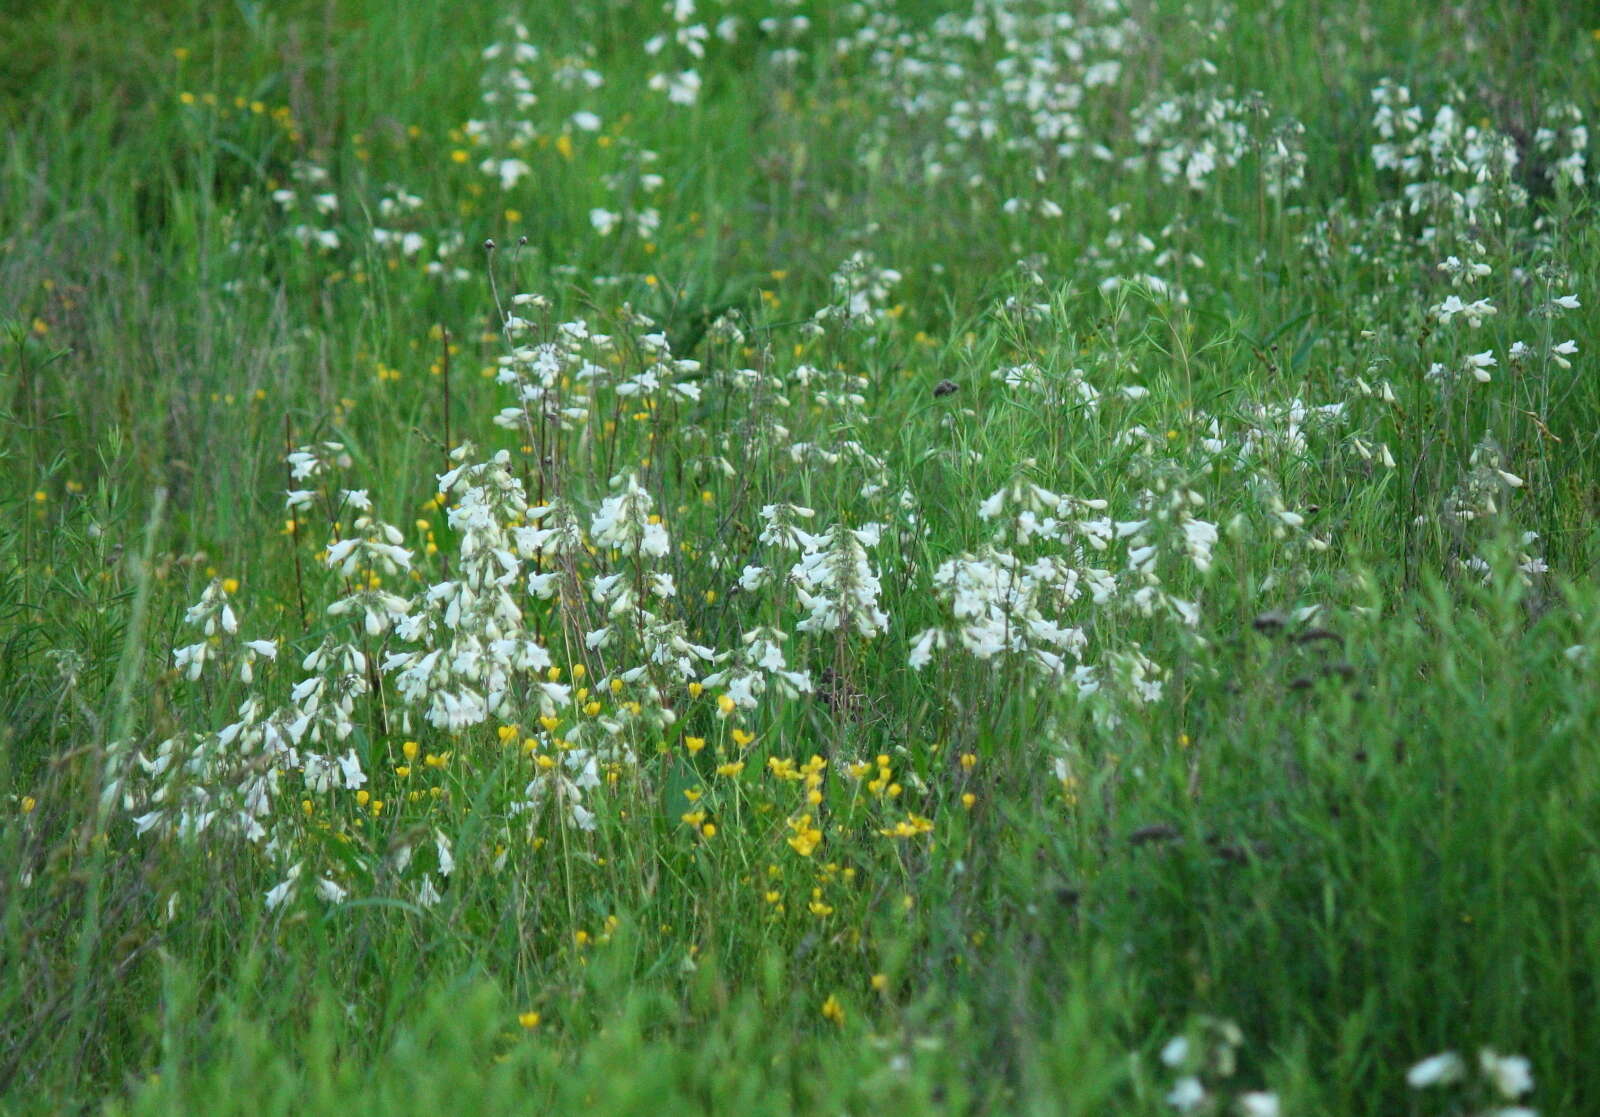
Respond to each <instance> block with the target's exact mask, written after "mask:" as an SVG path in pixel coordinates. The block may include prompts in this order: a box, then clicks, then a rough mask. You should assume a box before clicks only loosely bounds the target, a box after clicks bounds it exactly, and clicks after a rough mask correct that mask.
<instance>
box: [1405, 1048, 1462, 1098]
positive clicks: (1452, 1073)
mask: <svg viewBox="0 0 1600 1117" xmlns="http://www.w3.org/2000/svg"><path fill="white" fill-rule="evenodd" d="M1466 1073H1467V1065H1466V1063H1464V1062H1462V1060H1461V1056H1460V1055H1457V1054H1456V1053H1455V1052H1454V1051H1445V1052H1443V1053H1442V1054H1438V1055H1430V1056H1429V1057H1428V1058H1426V1059H1424V1060H1422V1062H1420V1063H1418V1064H1417V1065H1416V1066H1414V1067H1412V1068H1411V1069H1410V1070H1408V1071H1406V1083H1407V1084H1408V1085H1409V1086H1411V1088H1412V1089H1414V1090H1422V1089H1426V1088H1427V1087H1429V1086H1447V1085H1449V1084H1450V1083H1452V1082H1459V1081H1461V1078H1462V1076H1463V1075H1465V1074H1466Z"/></svg>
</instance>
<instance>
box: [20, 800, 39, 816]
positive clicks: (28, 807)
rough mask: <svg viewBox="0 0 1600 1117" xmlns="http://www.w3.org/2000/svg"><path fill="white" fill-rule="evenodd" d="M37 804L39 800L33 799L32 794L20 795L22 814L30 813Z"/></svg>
mask: <svg viewBox="0 0 1600 1117" xmlns="http://www.w3.org/2000/svg"><path fill="white" fill-rule="evenodd" d="M38 805H39V800H37V799H35V798H34V797H33V796H32V795H24V796H23V797H22V813H23V814H32V813H33V808H35V807H37V806H38Z"/></svg>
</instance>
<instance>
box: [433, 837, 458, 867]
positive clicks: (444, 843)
mask: <svg viewBox="0 0 1600 1117" xmlns="http://www.w3.org/2000/svg"><path fill="white" fill-rule="evenodd" d="M433 848H434V850H435V852H437V853H438V854H439V875H440V876H444V877H447V876H449V875H450V874H451V873H453V872H455V869H456V859H455V856H454V854H453V853H452V852H451V849H450V839H449V838H448V837H446V836H445V833H444V831H443V830H438V829H435V830H434V832H433Z"/></svg>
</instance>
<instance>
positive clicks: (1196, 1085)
mask: <svg viewBox="0 0 1600 1117" xmlns="http://www.w3.org/2000/svg"><path fill="white" fill-rule="evenodd" d="M1205 1100H1206V1088H1205V1087H1204V1086H1202V1085H1201V1084H1200V1079H1198V1078H1196V1077H1195V1076H1194V1075H1192V1074H1186V1075H1184V1076H1183V1077H1182V1078H1180V1079H1178V1081H1177V1082H1175V1083H1173V1085H1172V1090H1171V1091H1170V1092H1169V1093H1168V1094H1167V1104H1168V1105H1170V1106H1172V1108H1174V1109H1176V1110H1177V1111H1178V1112H1179V1113H1193V1112H1194V1111H1195V1110H1197V1109H1199V1108H1200V1106H1201V1105H1202V1104H1203V1103H1204V1102H1205Z"/></svg>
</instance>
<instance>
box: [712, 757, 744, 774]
mask: <svg viewBox="0 0 1600 1117" xmlns="http://www.w3.org/2000/svg"><path fill="white" fill-rule="evenodd" d="M742 771H744V761H742V760H735V761H733V762H731V763H729V764H719V765H717V775H719V776H737V775H738V774H739V773H740V772H742Z"/></svg>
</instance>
